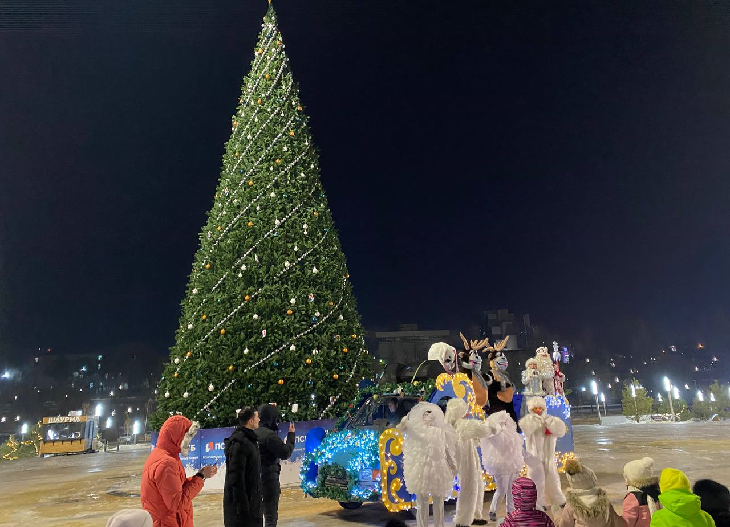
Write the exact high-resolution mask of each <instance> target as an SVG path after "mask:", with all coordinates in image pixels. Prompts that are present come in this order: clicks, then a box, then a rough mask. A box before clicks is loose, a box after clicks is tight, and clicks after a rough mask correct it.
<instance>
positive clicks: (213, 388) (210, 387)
mask: <svg viewBox="0 0 730 527" xmlns="http://www.w3.org/2000/svg"><path fill="white" fill-rule="evenodd" d="M213 390H215V387H214V386H213V383H211V384H209V385H208V391H209V392H212V391H213Z"/></svg>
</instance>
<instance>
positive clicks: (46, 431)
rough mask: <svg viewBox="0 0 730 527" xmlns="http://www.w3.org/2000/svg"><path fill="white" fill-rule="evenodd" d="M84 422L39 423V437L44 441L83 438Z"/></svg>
mask: <svg viewBox="0 0 730 527" xmlns="http://www.w3.org/2000/svg"><path fill="white" fill-rule="evenodd" d="M85 432H86V423H85V422H82V423H50V424H44V425H41V437H42V438H43V440H44V441H62V440H68V439H83V438H84V433H85Z"/></svg>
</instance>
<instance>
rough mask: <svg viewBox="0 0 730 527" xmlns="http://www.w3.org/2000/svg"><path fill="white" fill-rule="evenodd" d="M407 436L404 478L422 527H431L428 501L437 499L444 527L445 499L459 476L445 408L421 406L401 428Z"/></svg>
mask: <svg viewBox="0 0 730 527" xmlns="http://www.w3.org/2000/svg"><path fill="white" fill-rule="evenodd" d="M398 429H399V430H400V431H401V432H403V433H404V434H405V435H404V438H403V478H404V479H405V484H406V489H407V490H408V492H410V493H411V494H415V495H416V508H417V509H418V512H417V514H416V520H417V524H418V527H426V526H427V525H428V497H429V495H431V497H432V498H433V519H434V526H435V527H443V526H444V498H445V497H446V496H450V495H451V491H452V490H453V488H454V476H455V474H456V449H457V446H456V433H455V432H454V430H453V428H451V427H450V426H449V425H448V424H447V423H446V421H445V419H444V414H443V412H442V411H441V408H439V407H438V406H436V405H435V404H431V403H425V402H421V403H418V404H417V405H416V406H414V407H413V409H412V410H411V411H410V412H408V415H407V416H406V417H405V418H403V419H402V420H401V422H400V424H399V425H398Z"/></svg>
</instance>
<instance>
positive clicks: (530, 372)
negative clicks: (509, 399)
mask: <svg viewBox="0 0 730 527" xmlns="http://www.w3.org/2000/svg"><path fill="white" fill-rule="evenodd" d="M522 384H524V385H525V391H524V392H523V393H524V394H525V395H535V396H541V395H545V392H544V391H543V390H542V379H541V378H540V372H539V371H537V359H535V358H532V359H527V361H525V369H524V370H523V371H522Z"/></svg>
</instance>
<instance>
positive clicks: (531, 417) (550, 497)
mask: <svg viewBox="0 0 730 527" xmlns="http://www.w3.org/2000/svg"><path fill="white" fill-rule="evenodd" d="M527 410H528V413H527V415H525V417H523V418H522V419H520V427H521V428H522V432H523V433H524V434H525V446H526V448H527V452H528V453H529V454H532V456H534V457H535V458H537V459H538V460H539V463H529V462H528V464H527V477H528V478H530V479H531V480H533V481H534V482H535V485H536V486H537V504H538V505H539V506H541V507H546V506H547V504H548V503H549V504H550V505H551V506H552V509H553V512H555V511H558V510H559V509H560V507H562V506H563V504H564V503H565V496H564V495H563V492H562V491H561V490H560V476H559V475H558V466H557V463H556V461H555V443H556V442H557V439H558V438H559V437H563V436H564V435H565V434H566V433H567V431H568V428H567V427H566V426H565V423H564V422H563V421H561V420H560V419H559V418H558V417H554V416H551V415H547V414H546V410H547V408H546V405H545V399H543V398H542V397H530V399H529V400H528V401H527ZM540 487H542V488H540Z"/></svg>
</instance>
